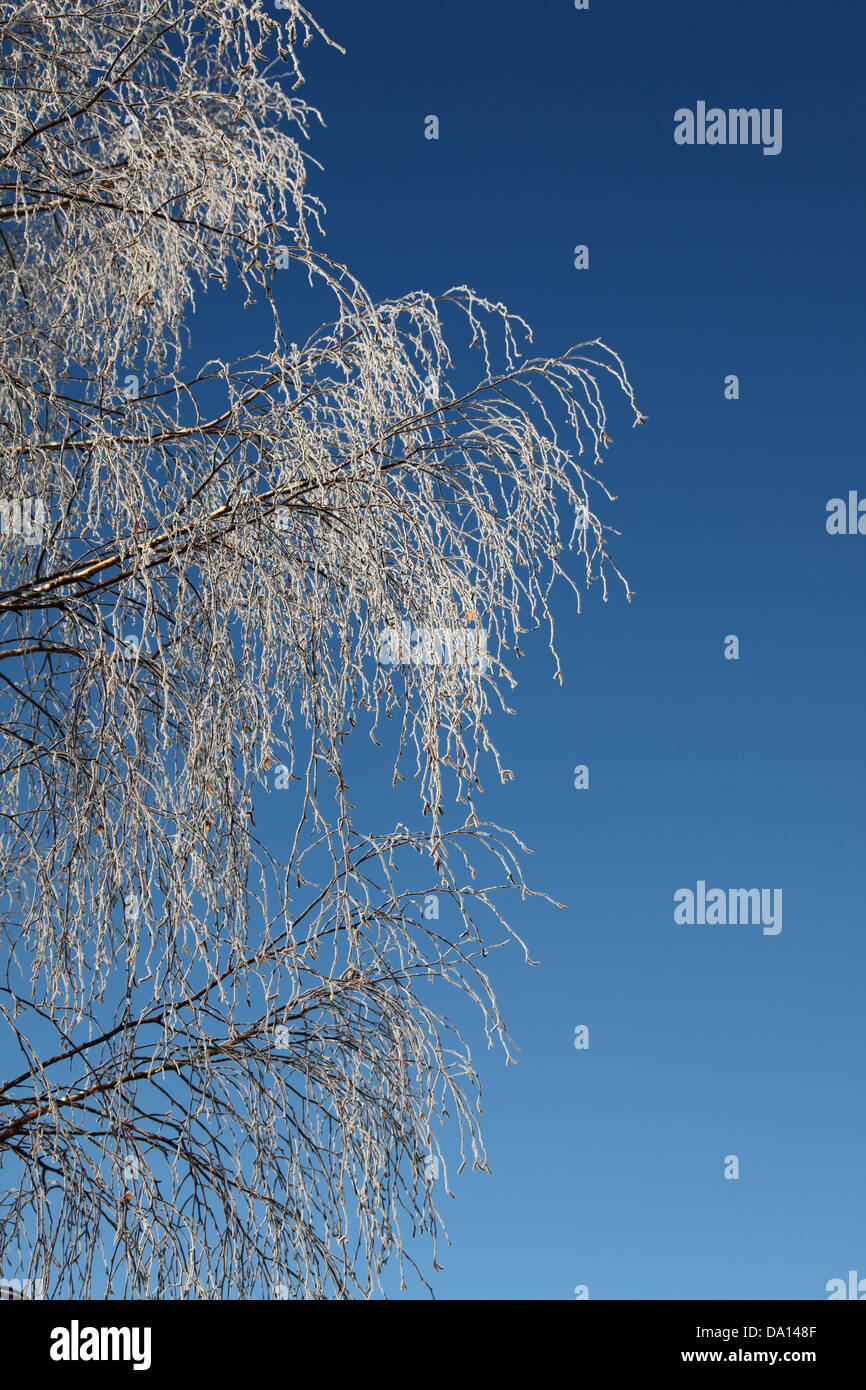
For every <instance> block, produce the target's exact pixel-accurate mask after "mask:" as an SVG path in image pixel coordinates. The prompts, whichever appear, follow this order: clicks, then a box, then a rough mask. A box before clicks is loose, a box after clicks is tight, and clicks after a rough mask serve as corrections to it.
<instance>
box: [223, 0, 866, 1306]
mask: <svg viewBox="0 0 866 1390" xmlns="http://www.w3.org/2000/svg"><path fill="white" fill-rule="evenodd" d="M314 11H315V13H316V15H317V17H318V18H320V19H321V20H322V22H323V23H324V24H325V26H326V28H328V29H329V31H330V32H331V34H332V36H333V37H334V38H335V39H337V40H338V41H339V42H340V43H342V44H343V45H344V46H345V47H346V48H347V50H348V51H347V55H346V56H345V57H343V56H341V55H340V54H338V53H336V52H334V51H333V50H329V49H326V48H325V47H324V46H322V45H318V46H315V47H313V48H311V49H308V50H307V52H306V54H305V61H304V71H305V74H306V77H307V83H306V87H305V89H304V96H305V97H306V98H307V99H308V100H309V101H311V102H312V103H313V104H315V105H318V106H319V107H320V108H321V110H322V112H323V114H324V116H325V119H326V122H327V128H326V129H325V130H324V131H318V132H316V133H315V134H314V138H313V143H312V153H313V154H314V155H315V156H316V157H317V158H319V159H320V160H321V161H322V163H323V165H324V172H323V173H321V174H320V173H316V175H315V177H314V179H313V180H312V185H311V188H312V191H313V192H315V193H317V194H319V195H320V196H321V197H322V198H323V199H324V201H325V203H326V205H327V209H328V212H327V221H326V228H327V238H326V241H325V243H324V245H325V249H327V250H328V251H329V252H330V254H332V255H333V256H334V257H335V258H336V259H337V260H341V261H344V262H346V263H347V264H348V265H349V266H350V267H351V269H352V270H353V271H354V273H355V274H357V275H358V276H359V278H360V279H361V280H362V282H363V283H364V284H365V285H366V286H367V288H368V290H369V291H370V293H371V294H372V295H373V296H374V297H378V298H386V297H387V298H390V297H393V296H396V295H400V294H402V293H405V292H407V291H410V290H412V289H416V288H423V289H428V290H431V291H438V290H443V289H446V288H448V287H449V286H450V285H452V284H455V283H457V284H459V283H466V284H469V285H471V286H472V287H473V288H474V289H476V290H477V291H478V292H479V293H480V294H483V295H485V296H487V297H488V298H490V299H493V300H503V301H504V302H505V303H507V304H508V306H509V307H510V308H511V309H513V310H514V311H515V312H517V313H520V314H521V315H523V316H524V317H525V318H526V319H527V320H528V321H529V322H530V323H531V324H532V326H533V329H534V331H535V341H536V347H537V349H538V351H540V352H544V353H553V352H558V351H564V350H565V349H566V348H567V347H569V346H570V345H571V344H573V343H576V342H580V341H584V340H587V339H592V338H595V337H597V336H600V337H602V338H603V339H604V340H605V341H606V342H607V343H609V344H610V345H611V346H612V347H614V348H615V349H616V350H617V351H618V352H619V353H620V354H621V356H622V357H623V359H624V361H625V364H626V366H627V369H628V371H629V375H630V377H631V380H632V382H633V384H634V386H635V388H636V393H637V400H638V404H639V406H640V408H641V409H642V411H643V412H644V413H645V414H646V415H647V416H648V417H649V422H648V424H647V425H646V426H645V427H644V428H642V429H640V430H632V429H631V428H630V420H629V417H628V412H627V407H626V405H625V402H624V401H622V403H620V401H619V400H617V399H616V398H615V397H614V396H613V395H612V394H611V396H610V400H611V402H612V405H613V409H614V413H613V417H612V420H611V424H610V427H609V428H610V433H611V434H612V436H613V438H614V441H615V446H614V448H613V449H612V450H610V451H609V453H608V455H607V466H606V473H605V478H606V481H607V482H608V485H609V486H610V487H611V489H612V491H614V492H615V493H616V494H617V497H618V501H617V502H616V504H615V506H613V507H610V506H609V507H608V509H607V511H606V514H605V516H604V519H605V520H607V521H609V522H611V523H612V524H613V525H615V526H616V527H617V528H618V529H619V530H620V531H621V532H622V535H621V537H619V538H618V539H617V540H616V543H615V546H614V548H613V554H614V557H615V559H616V560H617V563H618V564H619V565H620V568H622V569H623V571H624V572H625V574H626V575H627V577H628V579H629V581H630V583H631V587H632V588H633V590H634V591H635V598H634V599H633V601H632V603H631V605H627V604H626V602H625V599H624V597H621V595H620V593H619V592H617V591H613V593H612V597H611V599H610V601H609V602H608V604H606V605H604V604H602V603H601V601H600V596H599V595H597V594H596V592H595V590H594V591H593V593H592V595H591V596H590V598H589V601H588V602H587V604H586V606H585V611H584V613H583V615H582V616H580V617H579V618H578V617H576V615H574V613H573V611H572V606H571V605H570V604H569V602H568V598H567V594H566V591H565V590H563V591H562V595H561V599H560V603H559V621H560V627H559V642H560V651H561V653H562V656H563V660H564V665H565V671H566V679H565V685H564V687H563V688H560V687H559V686H557V685H556V684H555V683H554V682H553V680H552V672H553V668H552V666H551V663H550V660H549V658H548V655H547V653H546V647H545V643H544V641H543V640H539V641H536V642H534V643H530V644H529V646H528V649H527V656H526V659H525V660H524V662H523V663H522V666H521V669H520V670H519V672H518V674H519V676H520V683H519V686H518V689H517V691H516V692H515V694H514V698H513V701H512V703H513V704H515V705H516V708H517V711H518V713H517V715H516V717H514V718H511V719H509V720H507V721H502V722H501V726H497V732H498V734H499V741H500V746H501V748H502V749H503V753H504V755H505V756H504V761H505V763H506V765H507V766H510V767H511V768H513V770H514V772H515V781H514V782H513V783H511V784H509V785H508V786H506V787H504V788H503V787H500V788H497V787H495V786H494V782H493V778H492V776H490V777H488V779H487V781H486V784H485V785H486V788H487V790H486V795H485V798H484V805H483V809H484V811H485V812H486V814H487V816H488V817H489V818H490V819H492V820H496V821H500V822H501V823H504V824H506V825H510V826H512V827H513V828H514V829H515V830H516V831H517V833H518V834H519V835H520V836H521V837H522V838H523V839H524V840H525V841H526V842H527V843H528V844H529V845H530V846H531V847H532V848H533V850H534V857H533V859H532V860H531V861H530V865H529V874H530V878H531V882H532V883H533V885H534V886H536V887H540V888H543V889H545V890H546V891H548V892H550V893H551V894H552V895H553V896H554V897H556V898H558V899H560V900H561V901H563V902H564V903H566V904H567V911H565V912H558V911H555V910H554V909H553V908H549V907H545V906H544V905H543V904H542V905H533V906H531V907H530V906H524V905H521V904H520V903H519V902H517V901H515V904H514V909H513V914H512V915H513V920H514V923H515V926H516V927H517V928H518V930H520V931H521V933H522V934H523V935H524V936H525V937H526V938H527V940H528V942H529V945H530V948H531V953H532V955H533V956H534V957H535V958H536V959H538V960H539V961H540V965H539V966H538V967H536V968H534V969H530V968H528V967H527V966H526V965H525V964H524V963H523V961H522V956H521V953H520V952H519V950H516V949H515V950H507V951H504V952H501V953H498V954H497V956H496V957H495V958H494V959H492V960H491V962H490V963H491V969H492V974H493V979H494V981H495V983H496V986H497V991H498V993H499V996H500V1002H501V1005H502V1007H503V1010H504V1012H505V1014H506V1017H507V1020H508V1022H509V1024H510V1027H511V1030H512V1032H513V1034H514V1036H515V1038H516V1040H517V1042H518V1044H519V1046H520V1048H521V1051H520V1053H519V1062H518V1065H517V1066H516V1067H508V1068H506V1067H505V1066H504V1065H503V1062H502V1058H501V1056H499V1055H498V1054H497V1053H496V1052H491V1053H486V1052H485V1051H484V1048H483V1042H482V1040H481V1039H480V1038H477V1043H478V1046H477V1050H476V1059H477V1061H478V1063H479V1065H480V1069H481V1074H482V1079H483V1083H484V1090H485V1112H486V1126H487V1127H486V1137H487V1141H488V1146H489V1152H490V1161H491V1167H492V1170H493V1173H492V1176H488V1175H485V1174H482V1175H475V1176H470V1175H464V1176H463V1177H462V1178H460V1179H457V1180H456V1181H455V1183H454V1191H455V1193H456V1200H455V1201H453V1202H451V1201H449V1200H448V1199H447V1198H444V1199H443V1202H444V1206H445V1215H446V1217H447V1220H448V1226H449V1231H450V1235H451V1238H452V1242H453V1244H452V1247H451V1249H449V1250H446V1251H445V1254H444V1256H440V1263H442V1264H444V1265H445V1270H444V1272H443V1273H441V1274H438V1275H435V1276H432V1271H431V1269H430V1261H429V1258H428V1259H427V1261H426V1264H425V1269H426V1271H427V1272H428V1273H430V1274H431V1277H432V1278H433V1279H434V1288H435V1290H436V1293H437V1296H439V1297H444V1298H494V1299H496V1298H521V1299H523V1298H543V1299H568V1298H572V1297H574V1292H573V1291H574V1289H575V1286H577V1285H586V1286H588V1289H589V1296H590V1298H591V1299H604V1298H609V1299H622V1298H624V1299H628V1298H658V1299H677V1298H815V1299H821V1298H824V1297H826V1293H825V1285H826V1283H827V1281H828V1280H829V1279H831V1278H835V1277H842V1278H846V1277H847V1272H848V1270H849V1269H857V1270H858V1271H859V1274H860V1277H866V1239H864V1195H863V1150H864V1139H866V1134H864V1119H863V1110H864V1107H863V1061H862V1038H863V1010H862V1002H863V986H864V968H863V967H864V946H863V935H864V908H863V887H864V872H866V871H864V868H863V832H864V814H863V794H862V788H863V779H864V740H863V737H862V731H863V721H864V714H863V708H864V706H863V691H864V644H863V600H864V587H863V570H864V560H866V536H857V535H855V536H829V535H828V534H827V531H826V528H825V519H826V504H827V502H828V500H829V499H830V498H833V497H839V496H841V497H847V495H848V492H849V490H852V489H854V490H859V495H860V496H866V468H864V464H863V446H862V437H861V436H862V421H861V409H862V406H861V400H862V374H863V366H864V363H863V338H862V312H863V311H862V306H863V289H864V284H863V271H862V247H863V246H864V245H866V234H864V233H866V228H864V199H863V182H862V133H863V115H864V112H863V101H864V98H863V88H862V45H863V38H864V21H863V11H862V6H860V5H858V4H857V3H856V0H850V2H849V3H841V0H836V3H832V4H830V3H828V2H827V0H825V3H823V4H820V5H818V4H814V3H807V0H761V3H760V4H755V2H754V0H729V2H728V3H727V4H725V5H724V6H719V5H710V4H706V3H705V4H696V3H695V0H659V3H649V0H591V4H590V9H589V10H588V11H586V12H578V11H576V10H575V9H574V6H573V4H572V3H571V0H545V3H543V4H542V5H540V6H538V7H536V8H535V9H534V10H531V9H530V8H529V7H527V6H526V5H522V4H521V5H518V4H516V3H514V2H513V0H502V2H501V3H498V4H496V5H493V4H490V3H477V4H474V5H466V4H465V3H461V4H457V3H455V0H439V3H437V4H436V5H435V6H427V7H424V6H417V5H406V4H405V0H376V3H375V4H373V5H365V6H358V5H349V4H347V3H345V0H339V3H319V4H317V5H316V6H314ZM700 100H704V101H706V102H707V104H708V106H718V107H721V108H724V109H727V108H730V107H741V106H744V107H753V106H754V107H759V108H772V109H775V108H781V109H782V111H783V117H784V119H783V148H782V151H781V153H780V154H779V155H777V156H775V157H766V156H764V155H763V154H762V151H761V149H760V148H759V147H751V146H749V147H715V148H713V147H708V146H704V147H698V146H695V147H683V146H678V145H677V144H675V142H674V139H673V131H674V112H675V111H676V110H677V109H678V108H681V107H691V108H692V109H694V108H695V106H696V104H697V102H698V101H700ZM429 114H436V115H438V117H439V121H440V138H439V139H438V141H432V140H426V139H425V138H424V121H425V117H426V116H427V115H429ZM577 244H585V245H587V246H588V247H589V253H590V266H589V269H588V270H586V271H577V270H575V269H574V266H573V260H574V253H573V248H574V247H575V245H577ZM286 279H287V282H288V279H289V277H286ZM285 293H286V296H287V298H286V303H285V305H284V306H281V307H283V308H284V313H285V319H286V322H287V323H290V322H291V316H292V312H293V310H292V305H291V301H290V299H289V297H288V296H289V294H293V295H294V294H300V295H301V296H303V286H302V284H301V282H300V280H295V279H293V280H292V285H291V290H289V288H288V283H287V288H286V291H285ZM298 312H299V315H300V316H301V317H305V313H306V311H305V310H304V309H303V306H302V304H301V303H300V302H299V309H298ZM198 327H199V328H200V329H205V330H206V331H207V333H208V335H209V348H208V350H209V351H210V352H216V351H221V352H223V354H224V355H226V356H229V355H234V352H235V346H236V345H237V346H238V350H241V348H242V347H253V346H260V347H262V348H265V349H266V348H267V346H268V344H269V339H267V338H265V339H264V340H263V341H262V342H261V343H259V344H256V343H255V342H254V341H253V340H252V339H251V337H250V329H249V325H248V321H244V320H242V318H241V316H240V314H238V315H237V316H236V317H234V310H227V309H226V308H225V307H224V306H222V305H221V303H220V301H219V299H218V298H217V296H215V295H214V296H208V298H207V299H206V300H205V301H203V302H201V304H200V309H199V325H198ZM730 373H735V374H737V376H738V377H739V382H740V398H739V400H736V401H731V400H726V399H725V396H724V380H725V377H726V376H727V375H728V374H730ZM728 634H736V635H737V636H738V637H739V640H740V656H739V660H737V661H729V660H725V659H724V655H723V648H724V640H725V637H726V636H727V635H728ZM576 764H586V765H587V766H588V768H589V780H590V785H589V788H588V790H583V791H577V790H575V788H574V786H573V769H574V767H575V765H576ZM387 781H388V779H387V775H386V769H384V767H383V769H382V784H381V789H380V788H379V785H378V782H377V779H376V776H375V774H374V773H372V772H371V775H370V778H369V783H368V785H367V787H366V789H365V791H364V792H363V794H361V795H359V796H358V797H357V798H356V800H357V804H358V805H359V810H363V811H364V813H366V814H369V815H370V817H371V820H375V822H376V824H375V826H374V827H373V828H376V829H380V828H383V827H384V825H385V823H387V822H388V819H389V817H391V818H392V819H393V803H392V801H391V800H390V799H389V795H388V794H387V792H386V791H385V790H384V788H385V787H386V785H387ZM267 823H268V822H267V813H266V816H265V822H264V824H265V826H266V825H267ZM259 825H260V829H261V828H262V821H261V820H260V821H259ZM698 880H705V881H706V882H707V884H708V886H717V887H722V888H725V889H729V888H735V887H766V888H781V889H782V890H783V901H784V913H783V928H782V931H781V932H780V933H779V934H778V935H774V936H772V935H765V934H763V933H762V931H761V928H760V926H758V925H747V926H727V927H713V926H706V925H703V926H701V925H695V926H679V925H676V924H675V922H674V918H673V907H674V904H673V895H674V893H675V892H676V890H677V889H679V888H681V887H691V888H692V889H694V888H695V885H696V883H697V881H698ZM578 1024H586V1025H588V1027H589V1030H590V1046H589V1049H588V1050H585V1051H577V1050H576V1049H575V1048H574V1046H573V1038H574V1029H575V1026H576V1025H578ZM730 1154H735V1155H737V1157H738V1159H739V1164H740V1177H739V1179H738V1180H735V1181H728V1180H725V1179H724V1177H723V1167H724V1162H725V1157H726V1155H730ZM416 1292H417V1290H416Z"/></svg>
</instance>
